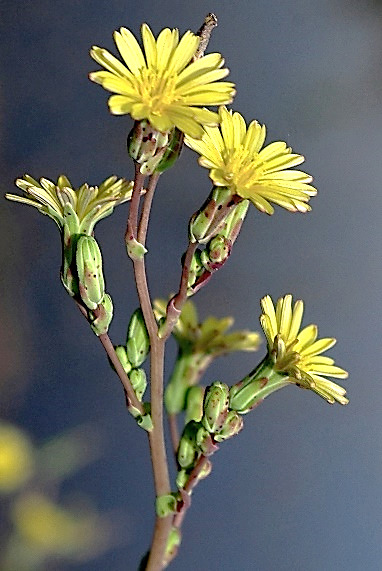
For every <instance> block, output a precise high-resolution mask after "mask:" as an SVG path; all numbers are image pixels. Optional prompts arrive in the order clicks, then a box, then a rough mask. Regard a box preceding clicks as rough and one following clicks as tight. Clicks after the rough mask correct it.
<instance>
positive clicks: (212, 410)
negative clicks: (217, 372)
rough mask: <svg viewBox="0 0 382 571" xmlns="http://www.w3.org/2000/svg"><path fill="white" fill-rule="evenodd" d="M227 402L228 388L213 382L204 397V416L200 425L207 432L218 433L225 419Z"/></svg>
mask: <svg viewBox="0 0 382 571" xmlns="http://www.w3.org/2000/svg"><path fill="white" fill-rule="evenodd" d="M228 401H229V387H228V386H227V385H226V384H224V383H220V382H218V381H217V382H215V383H213V384H212V385H211V386H209V387H207V389H206V392H205V395H204V404H203V409H204V414H203V418H202V424H203V426H204V428H205V429H206V430H208V432H211V433H213V434H214V433H215V432H219V431H220V430H221V429H222V427H223V425H224V423H225V421H226V418H227V414H228Z"/></svg>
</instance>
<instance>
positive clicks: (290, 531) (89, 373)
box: [0, 0, 382, 571]
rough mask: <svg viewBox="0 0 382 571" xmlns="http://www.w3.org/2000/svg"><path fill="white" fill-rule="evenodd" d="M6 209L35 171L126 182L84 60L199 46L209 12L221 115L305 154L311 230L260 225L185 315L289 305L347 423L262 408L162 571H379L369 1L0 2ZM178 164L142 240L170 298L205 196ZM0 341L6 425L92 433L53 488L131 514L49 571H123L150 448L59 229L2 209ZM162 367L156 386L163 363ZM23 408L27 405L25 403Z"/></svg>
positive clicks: (375, 103)
mask: <svg viewBox="0 0 382 571" xmlns="http://www.w3.org/2000/svg"><path fill="white" fill-rule="evenodd" d="M0 6H1V18H0V26H1V29H0V31H1V33H0V44H1V47H0V58H1V92H0V113H1V115H0V141H1V142H0V145H1V159H0V160H1V165H0V166H1V179H0V180H1V188H2V192H4V193H5V192H12V191H13V180H14V179H15V178H16V177H17V176H20V175H22V174H23V173H24V172H28V173H30V174H32V175H33V176H35V177H36V178H37V177H41V176H45V177H48V178H53V179H55V178H56V177H57V176H58V175H59V174H61V173H62V172H65V173H66V174H67V175H68V176H69V177H70V178H71V180H72V181H73V183H74V184H76V185H79V184H81V183H82V182H84V181H85V180H86V181H88V182H89V183H92V184H97V183H99V182H101V181H102V180H103V179H104V178H106V177H107V176H109V175H110V174H112V173H115V174H118V175H120V176H126V177H131V176H132V166H131V164H130V163H129V161H128V160H127V157H126V153H125V137H126V133H127V131H128V129H129V128H130V124H131V123H130V121H129V119H128V118H126V117H112V116H110V115H109V114H108V112H107V107H106V99H107V96H106V93H105V92H104V91H103V90H102V89H101V88H100V87H98V86H95V85H92V84H91V83H90V82H89V81H88V79H87V73H88V72H89V71H92V70H94V69H97V66H96V65H94V64H93V62H92V61H91V60H90V58H89V57H88V55H87V54H88V50H89V47H90V46H91V45H92V44H97V45H101V46H104V47H107V48H108V49H110V50H113V52H114V53H116V51H115V48H114V46H113V42H112V32H113V30H114V29H117V28H119V27H120V26H122V25H124V26H127V27H129V28H130V29H131V30H133V31H134V32H135V33H136V34H138V32H139V26H140V24H141V22H143V21H147V22H148V23H149V24H150V25H151V26H152V28H153V30H154V31H155V33H158V32H159V31H160V29H161V28H163V27H165V26H169V27H178V28H179V29H180V30H181V31H182V32H184V31H185V30H186V29H193V30H196V29H197V28H198V27H199V25H200V23H201V21H202V20H203V17H204V15H205V14H206V13H207V12H208V11H214V12H215V13H216V14H217V15H218V17H219V27H218V28H217V29H216V30H215V32H214V34H213V38H212V41H211V43H210V47H209V51H221V52H222V53H223V54H224V56H225V58H226V63H227V65H228V67H229V68H230V69H231V75H230V78H231V79H232V80H233V81H235V82H236V83H237V88H238V94H237V97H236V99H235V102H234V105H233V107H234V109H237V110H239V111H240V112H241V113H242V114H243V115H244V116H245V118H246V119H247V121H249V120H251V119H253V118H256V119H258V120H259V121H261V122H264V123H265V124H266V125H267V127H268V138H267V141H268V142H270V141H272V140H278V139H280V140H286V141H287V142H288V143H289V144H291V145H292V146H293V148H294V149H295V150H296V151H297V152H301V153H303V154H304V155H305V156H306V157H307V162H306V163H305V164H304V167H306V170H307V171H308V172H309V173H312V174H313V175H314V177H315V183H316V186H317V187H318V189H319V195H318V197H317V198H314V199H312V201H311V204H312V207H313V210H312V212H311V213H310V214H308V215H301V214H290V213H288V212H284V211H282V210H281V209H279V208H278V209H277V211H276V213H275V215H274V216H273V217H271V218H269V217H267V216H265V215H262V214H260V213H258V212H255V209H254V208H252V209H251V211H250V213H249V215H248V217H247V220H246V223H245V225H244V228H243V230H242V233H241V235H240V238H239V240H238V242H237V244H236V246H235V249H234V253H233V255H232V257H231V259H230V261H229V263H228V264H227V265H226V267H225V268H224V269H223V270H222V271H221V272H220V274H219V275H218V276H216V277H215V279H214V280H213V281H212V282H211V284H210V285H209V286H208V287H207V288H205V290H204V291H202V292H201V293H200V294H198V296H197V297H196V298H195V301H196V302H197V303H198V307H199V309H200V312H201V314H202V315H207V314H208V313H209V312H210V311H211V307H212V306H213V308H214V309H213V310H214V312H215V313H216V314H217V315H218V316H223V315H226V314H227V313H229V314H232V315H234V316H235V318H236V325H237V326H238V327H249V328H255V329H259V324H258V315H259V299H260V297H261V296H263V295H265V294H266V293H270V294H271V295H272V296H274V297H278V296H279V295H282V294H285V293H288V292H291V293H293V294H294V295H295V296H297V297H300V298H303V299H304V300H305V303H306V312H305V323H306V324H307V323H311V322H314V323H318V324H319V329H320V334H321V336H335V337H336V338H337V339H338V340H339V342H338V345H336V347H335V348H334V349H333V350H332V351H331V354H332V355H333V356H334V357H335V359H336V361H337V363H338V364H339V365H340V366H343V367H344V368H346V369H347V370H349V372H350V378H349V380H348V381H345V383H346V387H347V388H348V394H349V396H350V400H351V402H350V405H349V406H347V407H340V406H339V405H338V406H333V407H330V406H329V405H327V404H326V403H324V402H323V401H322V400H321V399H319V398H318V397H316V396H315V395H313V394H311V393H309V392H308V391H300V390H297V389H295V388H293V387H292V388H290V389H289V388H288V389H286V390H284V391H280V392H279V393H277V394H276V395H272V396H271V397H270V398H269V399H268V400H267V401H266V402H265V404H263V405H262V406H261V407H259V408H258V409H257V410H256V411H255V412H254V413H252V414H250V415H248V416H247V417H246V419H245V421H246V423H245V425H246V426H245V430H244V431H243V432H242V433H241V434H240V435H239V437H237V438H235V439H232V440H231V441H229V442H228V443H226V444H224V445H223V446H222V447H221V450H220V452H219V454H217V455H216V456H215V457H214V462H213V463H214V469H213V473H212V475H211V476H210V477H209V478H208V479H207V480H206V481H205V482H203V483H202V484H201V485H200V486H199V488H198V489H197V491H196V492H195V494H194V498H193V505H192V509H191V510H190V512H189V514H188V516H187V520H186V523H185V526H184V540H183V545H182V548H181V551H180V555H179V557H178V559H177V560H176V561H175V562H174V564H173V566H172V568H173V569H174V571H175V570H182V571H191V570H194V569H195V568H198V569H201V570H203V571H204V570H209V569H219V570H220V569H221V570H224V571H225V570H228V569H240V570H245V571H246V570H252V569H256V570H260V569H261V570H263V569H266V570H275V569H277V570H288V571H289V570H301V571H302V570H304V571H324V570H325V571H327V570H334V569H335V570H339V569H346V570H352V571H353V570H354V571H356V570H358V569H368V570H374V569H375V570H377V569H381V567H382V547H381V546H382V541H381V539H382V533H381V520H382V512H381V507H382V506H381V503H382V502H381V487H382V460H381V451H382V450H381V448H382V428H381V427H382V385H381V366H380V359H381V342H380V337H381V330H380V322H381V277H382V276H381V263H380V261H381V246H380V242H381V229H380V212H381V206H382V201H381V184H380V180H381V174H382V160H381V147H382V135H381V133H382V115H381V97H380V94H381V71H382V66H381V62H382V33H381V30H382V6H381V3H380V2H377V1H372V0H370V1H364V2H355V1H354V2H352V1H348V2H346V1H341V0H334V1H322V2H314V1H313V0H305V1H302V0H301V1H299V0H291V1H290V2H281V1H280V2H278V1H275V0H271V1H266V0H263V1H256V2H251V1H245V0H238V1H237V2H236V3H232V2H228V1H226V0H223V1H220V2H217V1H211V2H202V1H198V0H194V1H193V2H188V1H187V2H186V1H181V2H174V1H171V0H162V1H161V2H152V1H148V0H141V1H139V2H129V1H119V0H111V1H108V2H102V1H100V0H95V1H94V0H93V1H92V2H90V1H88V0H82V1H75V0H66V1H65V2H60V1H53V2H52V1H47V0H35V1H23V2H20V1H19V2H11V1H7V0H0ZM209 189H210V185H209V181H208V177H207V172H206V171H204V169H198V168H197V165H196V158H195V156H194V155H193V154H192V153H191V152H190V151H188V150H187V151H185V152H184V153H183V156H182V159H181V161H179V162H178V164H177V165H176V167H175V168H174V169H173V170H171V171H170V172H169V173H168V174H167V175H166V176H163V177H162V180H161V181H160V186H159V188H158V192H157V195H156V201H155V205H154V209H153V219H152V223H151V228H150V236H149V250H150V253H149V256H148V259H147V260H148V266H149V278H150V286H151V291H152V294H153V295H154V296H166V295H167V294H168V292H170V291H171V290H174V289H175V287H176V286H177V283H178V279H179V278H178V276H179V267H180V266H179V257H180V255H181V253H182V252H183V250H184V247H185V244H186V228H187V226H186V225H187V221H188V218H189V216H190V214H191V213H192V212H193V211H194V210H195V209H197V208H198V206H199V205H200V204H201V202H202V201H203V200H204V198H205V196H206V194H207V193H208V192H209ZM125 216H126V209H125V208H123V207H119V209H117V211H116V212H115V214H114V215H113V217H112V218H108V219H106V220H105V221H102V222H101V223H100V224H99V225H98V226H97V237H98V239H99V241H100V242H101V244H102V248H103V253H104V258H105V266H106V275H107V283H108V290H109V291H110V292H111V293H112V295H113V299H114V302H115V308H116V317H115V319H114V322H113V325H112V328H111V336H112V338H113V340H114V342H115V343H117V342H122V341H123V338H124V336H125V323H126V321H127V319H128V317H129V315H130V313H131V312H132V311H133V310H134V308H135V306H136V296H135V292H134V287H133V284H132V281H131V277H132V274H131V268H130V265H129V262H128V260H125V257H124V246H123V241H122V234H123V229H124V221H125ZM0 217H1V226H0V236H1V243H2V247H1V252H0V259H1V273H0V283H1V286H2V288H1V297H0V312H1V313H0V315H1V319H0V341H1V346H2V349H1V361H0V368H1V377H2V384H3V393H4V397H3V398H2V399H1V401H2V402H1V404H0V413H1V417H2V418H7V419H10V420H13V421H15V422H18V423H20V424H21V426H24V427H25V428H28V430H30V432H31V434H32V435H34V438H35V440H36V442H39V441H42V440H43V439H44V438H46V437H48V436H49V435H51V434H54V433H56V432H59V431H62V430H64V429H66V428H68V427H70V426H73V425H76V424H79V423H81V422H83V421H94V422H97V424H98V426H99V427H100V428H101V430H102V431H103V433H104V435H105V439H106V442H107V445H106V449H105V455H104V456H103V458H102V459H101V460H99V461H98V462H97V463H96V464H95V465H93V466H92V467H89V468H88V469H85V470H83V471H82V472H81V473H79V474H78V476H77V477H76V478H73V479H72V480H71V481H70V482H68V483H67V488H68V489H67V491H68V492H70V491H71V490H80V491H84V492H86V493H88V494H90V495H92V497H94V498H96V501H97V505H98V507H99V509H100V510H103V511H106V512H108V511H109V512H110V511H113V510H119V512H120V513H122V514H124V515H123V518H124V527H123V532H124V533H123V537H122V539H121V544H122V545H120V546H118V547H117V548H115V549H114V550H113V551H112V552H109V553H107V554H105V555H104V556H103V557H102V558H101V559H99V560H97V561H92V562H89V563H86V564H82V565H73V566H70V565H67V566H66V565H64V564H62V565H61V564H60V565H59V569H62V570H66V569H68V570H69V569H80V570H81V571H90V570H91V571H101V570H102V571H103V570H104V569H110V570H111V571H120V570H122V569H123V570H127V569H128V570H130V569H131V570H134V569H136V567H137V564H138V561H139V559H140V556H141V555H142V553H143V552H144V550H145V549H146V548H147V546H148V541H149V537H150V535H151V527H152V523H153V521H152V515H151V506H152V502H153V495H152V487H151V475H150V464H149V459H148V453H147V444H146V438H145V435H144V434H142V433H141V432H139V431H138V430H137V429H136V428H135V426H134V424H133V422H132V421H131V419H130V418H129V417H128V415H127V413H126V411H125V407H124V401H123V398H122V394H121V390H120V387H119V384H118V382H117V380H116V379H115V378H114V377H113V374H112V373H111V371H110V369H109V367H108V364H107V362H106V360H105V357H104V355H103V354H102V352H101V350H100V347H99V346H98V344H97V341H96V338H95V337H94V336H92V335H91V333H90V332H89V331H88V328H87V325H86V323H85V322H84V321H83V319H82V318H81V316H80V315H79V314H78V312H76V310H75V308H74V307H73V304H72V302H71V300H70V299H69V297H68V296H66V295H65V292H64V290H63V288H62V286H61V284H60V282H59V279H58V272H59V266H60V246H59V236H58V233H57V230H56V228H55V225H54V224H53V222H51V221H50V220H49V219H48V218H43V217H41V216H40V215H38V213H37V212H35V211H33V210H32V209H31V208H27V207H22V206H19V205H15V204H10V203H7V202H5V201H3V202H2V205H1V208H0ZM263 353H264V345H263V347H262V349H260V355H258V356H257V355H254V354H245V355H238V356H235V357H233V358H226V359H224V360H221V361H219V362H218V363H216V365H214V367H213V368H212V369H211V370H210V372H209V374H208V375H207V378H206V381H211V380H214V379H221V380H223V381H226V382H229V383H231V382H233V381H235V380H237V379H239V378H240V377H242V376H243V375H244V374H245V373H247V372H248V371H249V370H250V369H251V368H253V366H254V364H255V363H256V362H257V360H258V359H259V358H261V356H262V355H263ZM170 359H171V352H170V358H169V362H168V367H169V366H170ZM22 389H23V390H22Z"/></svg>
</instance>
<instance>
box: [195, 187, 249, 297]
mask: <svg viewBox="0 0 382 571" xmlns="http://www.w3.org/2000/svg"><path fill="white" fill-rule="evenodd" d="M217 190H218V189H215V191H213V192H212V193H211V195H210V198H209V200H208V201H207V203H206V204H205V205H204V207H202V209H201V210H200V211H199V212H198V213H196V214H194V216H193V217H192V218H191V222H190V236H191V240H193V241H197V242H198V243H199V244H205V249H204V250H202V251H200V250H197V251H196V252H195V254H194V256H193V259H192V261H191V267H190V272H189V278H188V284H187V285H188V292H187V293H188V295H189V296H191V295H193V294H194V293H196V292H197V291H198V290H199V289H200V288H201V287H203V286H204V285H205V284H206V283H207V282H208V281H209V280H210V278H211V276H212V274H213V273H214V272H216V271H217V270H219V269H220V268H221V267H222V266H223V265H224V264H225V263H226V261H227V260H228V258H229V256H230V255H231V251H232V247H233V245H234V243H235V240H236V238H237V236H238V234H239V232H240V229H241V226H242V223H243V221H244V218H245V215H246V213H247V210H248V204H249V203H248V200H243V201H241V202H239V203H235V202H232V204H230V202H228V203H227V196H226V192H225V190H226V189H220V193H219V195H218V193H217ZM217 199H220V200H217ZM211 218H212V220H211Z"/></svg>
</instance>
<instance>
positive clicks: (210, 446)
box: [195, 425, 217, 456]
mask: <svg viewBox="0 0 382 571" xmlns="http://www.w3.org/2000/svg"><path fill="white" fill-rule="evenodd" d="M195 442H196V445H197V447H198V448H199V450H200V452H202V454H204V455H205V456H210V455H211V454H213V453H214V452H216V450H217V446H216V445H215V444H214V442H213V440H212V437H211V434H210V433H209V432H208V430H206V429H205V428H204V426H201V425H200V427H199V429H198V431H197V433H196V437H195Z"/></svg>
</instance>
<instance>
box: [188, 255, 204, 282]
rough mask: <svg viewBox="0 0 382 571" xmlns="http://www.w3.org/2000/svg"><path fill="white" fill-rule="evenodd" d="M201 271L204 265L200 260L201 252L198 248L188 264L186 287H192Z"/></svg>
mask: <svg viewBox="0 0 382 571" xmlns="http://www.w3.org/2000/svg"><path fill="white" fill-rule="evenodd" d="M203 272H204V267H203V264H202V262H201V252H200V250H196V252H195V254H194V255H193V256H192V260H191V264H190V270H189V273H188V282H187V287H188V288H192V287H193V285H194V284H195V282H196V280H197V279H198V278H199V277H200V276H201V275H202V273H203Z"/></svg>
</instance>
